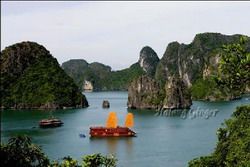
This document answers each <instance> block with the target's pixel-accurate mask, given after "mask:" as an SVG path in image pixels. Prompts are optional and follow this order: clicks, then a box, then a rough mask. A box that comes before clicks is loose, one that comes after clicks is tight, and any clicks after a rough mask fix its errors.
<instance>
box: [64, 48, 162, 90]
mask: <svg viewBox="0 0 250 167" xmlns="http://www.w3.org/2000/svg"><path fill="white" fill-rule="evenodd" d="M158 62H159V58H158V56H157V54H156V52H155V51H154V50H153V49H152V48H150V47H149V46H145V47H143V48H142V49H141V51H140V56H139V60H138V62H136V63H134V64H132V65H131V66H130V67H129V68H125V69H122V70H118V71H111V68H110V67H109V66H106V65H104V64H101V63H90V64H89V63H88V62H87V61H85V60H81V59H75V60H69V61H67V62H64V63H63V64H62V68H63V69H64V71H65V72H66V73H67V74H68V75H69V76H71V77H72V78H73V79H74V81H75V82H76V84H77V85H78V86H79V87H80V88H82V86H83V85H84V82H85V80H87V81H89V82H91V83H92V84H93V88H94V90H127V89H128V85H129V84H130V83H131V82H132V80H133V79H136V78H138V77H139V76H141V75H143V74H146V75H147V76H150V77H151V78H154V75H155V71H156V67H157V64H158Z"/></svg>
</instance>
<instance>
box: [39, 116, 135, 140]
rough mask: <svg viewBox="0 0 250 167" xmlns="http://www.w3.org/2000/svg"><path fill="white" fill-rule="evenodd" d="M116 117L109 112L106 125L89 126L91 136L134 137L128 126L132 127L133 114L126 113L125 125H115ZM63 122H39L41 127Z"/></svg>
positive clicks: (57, 125) (60, 124)
mask: <svg viewBox="0 0 250 167" xmlns="http://www.w3.org/2000/svg"><path fill="white" fill-rule="evenodd" d="M117 122H118V119H117V117H116V113H115V112H110V113H109V116H108V119H107V121H106V126H93V127H90V131H89V134H90V136H91V137H134V136H136V133H135V132H134V131H133V130H131V129H130V128H131V127H133V124H134V121H133V114H132V113H128V114H127V117H126V120H125V126H118V125H117ZM62 125H63V122H62V121H61V120H60V119H57V118H50V119H43V120H41V121H40V122H39V126H40V127H41V128H54V127H59V126H62Z"/></svg>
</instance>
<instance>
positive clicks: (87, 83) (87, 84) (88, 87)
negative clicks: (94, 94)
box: [83, 80, 94, 91]
mask: <svg viewBox="0 0 250 167" xmlns="http://www.w3.org/2000/svg"><path fill="white" fill-rule="evenodd" d="M93 89H94V87H93V85H92V83H91V82H90V81H86V80H85V81H84V84H83V90H84V91H92V90H93Z"/></svg>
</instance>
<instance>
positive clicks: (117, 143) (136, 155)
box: [1, 92, 250, 167]
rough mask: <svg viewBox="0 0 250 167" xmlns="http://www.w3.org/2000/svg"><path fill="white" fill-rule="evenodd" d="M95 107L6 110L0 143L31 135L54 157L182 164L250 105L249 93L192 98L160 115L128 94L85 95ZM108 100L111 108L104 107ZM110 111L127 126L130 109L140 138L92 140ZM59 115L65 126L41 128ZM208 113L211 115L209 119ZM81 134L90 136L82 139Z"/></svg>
mask: <svg viewBox="0 0 250 167" xmlns="http://www.w3.org/2000/svg"><path fill="white" fill-rule="evenodd" d="M85 95H86V96H87V99H88V101H89V104H90V107H88V108H85V109H72V110H58V111H50V112H48V111H4V112H2V113H1V141H2V142H6V141H7V140H8V138H9V137H10V136H13V135H17V134H27V135H29V136H31V137H32V139H33V142H35V143H37V144H38V145H40V146H41V147H42V149H43V150H44V152H45V153H46V154H47V155H48V156H49V158H50V159H60V158H62V157H64V156H67V155H71V156H72V157H74V158H76V159H78V160H81V157H82V155H84V154H92V153H103V154H108V153H112V154H115V155H116V157H117V158H118V166H122V167H151V166H152V167H161V166H169V167H183V166H187V163H188V161H189V160H191V159H193V158H195V157H197V156H202V155H207V154H209V153H211V152H212V151H213V149H214V147H215V145H216V141H217V138H216V130H217V129H218V128H219V127H220V126H221V123H222V122H223V121H224V120H225V119H228V118H229V117H230V116H231V114H232V112H233V111H234V110H235V108H236V106H239V105H243V104H249V103H250V100H249V99H250V98H249V97H244V98H242V99H240V100H236V101H231V102H198V101H195V102H193V105H192V110H191V111H192V112H189V113H185V112H179V115H178V114H177V115H175V116H173V115H171V114H169V113H167V112H161V113H159V112H158V113H156V112H155V111H146V110H128V109H127V107H126V103H127V92H93V93H85ZM103 100H109V101H110V104H111V107H110V108H109V109H103V108H102V101H103ZM110 111H115V112H117V116H118V119H119V125H123V124H124V120H125V116H126V114H127V113H128V112H132V113H133V114H134V121H135V126H134V127H133V129H134V130H135V131H136V132H137V137H133V138H102V139H91V138H89V134H88V133H89V127H90V126H92V125H105V121H106V118H107V116H108V113H109V112H110ZM51 115H53V116H55V117H58V118H60V119H61V120H62V121H63V122H64V126H62V127H59V128H52V129H40V128H39V127H38V122H39V120H41V119H43V118H47V117H49V116H51ZM208 117H209V118H208ZM79 134H85V135H86V138H81V137H80V136H79Z"/></svg>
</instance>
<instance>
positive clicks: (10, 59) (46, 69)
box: [0, 42, 88, 109]
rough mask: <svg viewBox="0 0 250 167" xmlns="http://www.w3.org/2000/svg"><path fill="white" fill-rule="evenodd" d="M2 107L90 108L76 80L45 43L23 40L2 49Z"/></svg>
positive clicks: (0, 59)
mask: <svg viewBox="0 0 250 167" xmlns="http://www.w3.org/2000/svg"><path fill="white" fill-rule="evenodd" d="M0 63H1V96H2V97H1V107H2V108H15V109H22V108H25V109H50V108H53V109H55V108H65V107H66V108H67V107H87V106H88V102H87V100H86V98H85V96H84V95H82V94H81V93H80V91H79V89H78V87H77V86H76V85H75V84H74V81H73V80H72V79H71V78H70V77H69V76H68V75H67V74H66V73H65V72H64V71H63V70H62V69H61V68H60V66H59V64H58V62H57V60H56V59H55V58H54V57H53V56H52V55H51V54H50V52H49V51H48V50H46V48H45V47H43V46H42V45H39V44H37V43H35V42H21V43H17V44H14V45H12V46H9V47H6V48H5V49H4V50H3V51H1V57H0Z"/></svg>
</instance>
